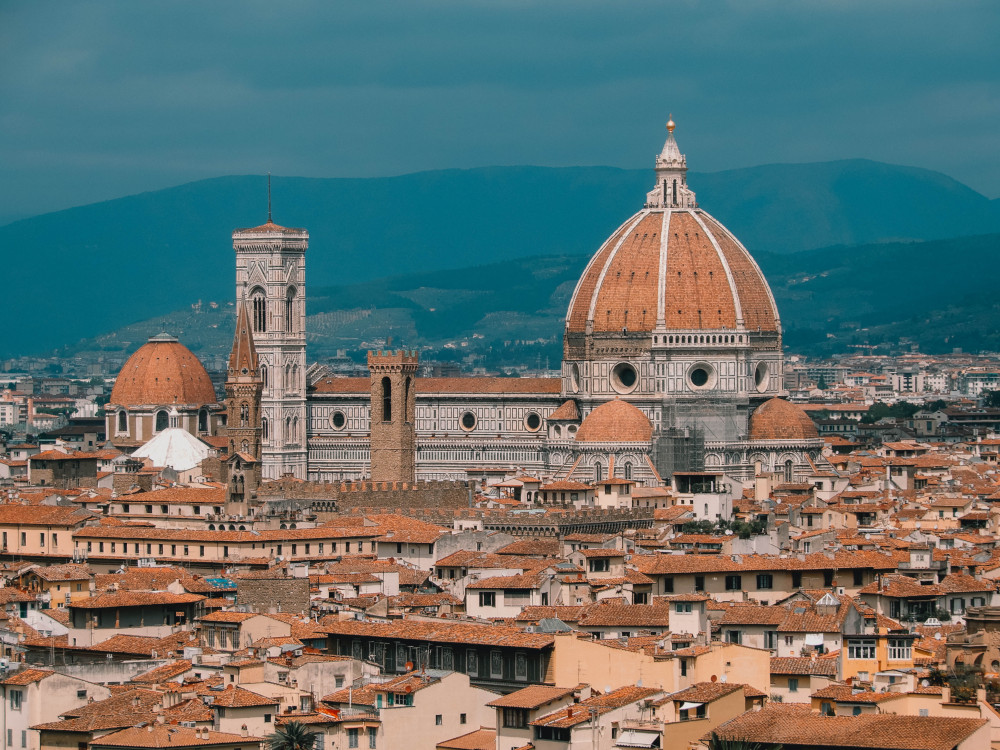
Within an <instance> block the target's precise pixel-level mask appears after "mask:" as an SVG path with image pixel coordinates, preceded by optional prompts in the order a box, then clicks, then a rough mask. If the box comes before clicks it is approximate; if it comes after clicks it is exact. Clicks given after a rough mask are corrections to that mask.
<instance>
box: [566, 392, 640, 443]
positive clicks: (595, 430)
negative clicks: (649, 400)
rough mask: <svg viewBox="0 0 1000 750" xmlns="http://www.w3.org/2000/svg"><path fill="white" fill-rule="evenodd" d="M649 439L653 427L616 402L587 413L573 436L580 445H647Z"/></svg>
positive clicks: (632, 408)
mask: <svg viewBox="0 0 1000 750" xmlns="http://www.w3.org/2000/svg"><path fill="white" fill-rule="evenodd" d="M652 438H653V425H652V423H650V421H649V419H648V418H647V417H646V415H645V414H643V413H642V412H641V411H640V410H639V409H638V408H636V407H635V406H633V405H632V404H630V403H629V402H628V401H622V400H620V399H617V398H616V399H615V400H614V401H608V402H607V403H605V404H601V405H600V406H598V407H597V408H596V409H594V410H593V411H592V412H590V414H588V415H587V417H586V418H585V419H584V420H583V422H582V423H581V424H580V429H579V430H577V433H576V439H577V441H578V442H581V443H648V442H649V441H650V440H652Z"/></svg>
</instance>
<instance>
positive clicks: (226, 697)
mask: <svg viewBox="0 0 1000 750" xmlns="http://www.w3.org/2000/svg"><path fill="white" fill-rule="evenodd" d="M280 702H281V701H280V700H278V699H277V698H267V697H265V696H263V695H259V694H257V693H254V692H251V691H250V690H245V689H244V688H241V687H237V686H236V685H226V689H225V690H221V691H219V692H218V693H214V694H213V696H212V704H213V705H215V706H222V707H223V708H251V707H254V706H274V705H276V704H278V703H280Z"/></svg>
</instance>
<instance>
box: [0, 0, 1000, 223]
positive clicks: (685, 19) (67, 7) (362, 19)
mask: <svg viewBox="0 0 1000 750" xmlns="http://www.w3.org/2000/svg"><path fill="white" fill-rule="evenodd" d="M998 16H1000V6H998V5H997V4H995V3H985V2H961V1H960V2H954V3H949V4H947V5H946V6H945V5H942V4H940V3H931V2H926V1H917V2H902V1H892V2H881V3H865V2H829V3H814V2H794V3H793V2H770V1H767V0H762V1H760V2H745V1H744V2H714V3H700V2H671V3H663V2H662V1H660V2H652V1H637V2H630V3H606V2H597V1H596V0H577V1H573V2H570V1H568V0H566V1H554V2H548V3H531V2H527V1H515V0H507V1H504V0H495V1H494V2H490V3H469V2H458V1H457V0H456V1H454V2H444V1H437V2H401V1H390V0H384V1H382V2H378V3H327V2H320V1H319V0H317V1H316V2H283V3H273V2H262V1H258V2H213V3H201V2H156V1H150V0H147V1H146V2H143V3H134V2H126V1H122V2H78V3H73V4H63V3H58V4H57V3H47V2H33V3H24V4H19V5H9V6H3V10H0V21H2V22H3V23H0V27H2V28H0V135H2V136H3V137H2V138H0V159H2V160H3V162H4V163H5V164H6V165H8V176H7V179H5V180H4V182H3V184H0V201H2V203H0V205H2V206H3V209H2V210H0V212H2V211H7V212H10V213H21V214H24V213H32V212H38V211H44V210H50V209H54V208H58V207H61V206H65V205H72V204H77V203H82V202H87V201H89V200H96V199H100V198H107V197H113V196H116V195H121V194H124V193H127V192H130V191H133V190H136V189H143V188H147V189H148V188H153V187H160V186H164V185H168V184H174V183H177V182H181V181H186V180H191V179H198V178H202V177H209V176H215V175H218V174H226V173H246V172H260V171H265V170H266V169H268V168H270V169H272V170H273V171H281V172H283V173H286V174H299V175H309V176H338V175H381V174H391V173H399V172H406V171H414V170H419V169H428V168H438V167H455V166H479V165H486V164H516V163H534V164H595V163H603V164H613V165H618V166H629V167H634V166H641V165H643V164H647V163H649V161H650V158H651V155H652V154H653V153H655V152H656V150H657V149H658V148H659V145H660V143H659V142H660V140H661V139H662V135H663V132H662V123H663V121H664V120H665V118H666V115H667V114H668V113H669V112H671V111H672V112H673V113H674V115H675V119H676V120H677V121H678V123H679V129H678V136H679V137H680V138H681V139H682V144H683V145H684V147H685V150H686V151H687V152H688V154H689V158H690V159H691V160H692V166H696V168H698V169H700V170H714V169H725V168H731V167H739V166H748V165H753V164H759V163H765V162H774V161H809V160H825V159H834V158H849V157H854V156H866V157H869V158H874V159H883V160H888V161H895V162H900V163H907V164H914V165H919V166H927V167H930V168H933V169H938V170H941V171H944V172H946V173H949V174H951V175H953V176H955V177H957V178H958V179H961V180H964V181H966V182H968V183H969V184H971V185H972V186H973V187H976V188H977V189H980V190H982V191H984V192H987V193H988V194H991V195H995V194H998V193H1000V170H998V168H997V156H998V153H997V151H998V146H997V145H996V143H991V139H990V138H989V134H990V133H991V132H992V130H993V128H994V123H995V122H996V120H997V115H1000V112H998V111H997V110H998V109H1000V104H998V103H1000V82H998V78H1000V64H998V63H1000V59H998V56H1000V55H998V52H997V46H996V45H995V39H996V38H997V35H998V32H1000V23H998V20H1000V18H998ZM984 148H985V153H984Z"/></svg>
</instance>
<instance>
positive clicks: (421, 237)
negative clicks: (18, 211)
mask: <svg viewBox="0 0 1000 750" xmlns="http://www.w3.org/2000/svg"><path fill="white" fill-rule="evenodd" d="M650 181H651V173H650V172H649V170H621V169H613V168H607V167H575V168H544V167H487V168H481V169H471V170H446V171H436V172H421V173H417V174H412V175H404V176H400V177H389V178H370V179H307V178H292V177H289V178H275V179H274V182H273V194H274V206H275V220H276V221H277V222H279V223H282V224H285V225H287V226H304V227H306V228H308V229H309V231H310V249H309V251H308V253H307V268H308V279H309V289H308V295H309V312H310V314H311V315H312V316H314V317H315V321H310V326H311V329H312V331H313V333H312V339H313V340H312V341H311V345H315V346H317V347H319V348H320V350H327V349H331V350H332V349H335V348H345V347H347V348H349V347H350V346H351V345H352V342H355V343H361V342H364V341H366V340H368V339H370V338H372V337H373V336H376V335H377V334H379V333H380V332H386V333H388V332H390V331H392V330H397V331H398V335H399V336H400V337H403V338H407V339H409V340H414V339H416V340H418V341H423V342H433V343H434V344H435V345H437V344H440V345H442V346H443V345H444V343H442V342H447V341H450V340H452V339H455V338H459V337H461V336H464V335H466V334H468V335H473V334H474V333H475V334H479V335H480V336H486V337H487V338H489V339H491V340H496V341H511V340H525V339H527V340H532V339H536V338H540V339H552V340H556V339H558V337H559V336H560V335H561V329H560V327H559V324H558V317H559V316H560V315H561V314H562V313H563V312H564V310H565V299H568V294H569V292H570V291H571V290H572V283H573V282H574V281H575V279H576V276H577V275H578V273H579V271H580V270H581V269H582V267H583V264H584V263H585V261H586V257H587V256H589V254H591V253H593V252H594V251H596V249H597V248H598V247H599V245H600V244H601V242H602V241H603V240H604V239H605V238H606V237H607V236H608V235H609V234H610V233H611V232H612V231H613V230H614V228H615V226H617V225H618V224H619V223H621V221H623V220H624V219H625V218H627V217H628V216H629V215H630V214H631V213H633V212H634V211H635V210H636V209H638V208H639V207H640V206H641V204H642V200H643V197H644V195H645V192H646V190H647V189H649V187H651V185H650ZM689 184H690V185H691V186H692V188H693V189H695V191H696V192H697V194H698V200H699V204H700V205H701V206H703V207H704V208H705V209H706V210H708V211H709V212H710V213H712V214H713V215H714V216H716V217H717V218H718V219H719V220H720V221H722V222H723V223H724V224H726V226H728V227H729V228H730V229H731V230H732V231H733V232H734V233H735V234H736V235H737V236H738V237H739V238H740V239H741V240H742V241H743V242H744V244H745V245H746V246H747V247H748V248H749V249H750V251H751V252H752V253H753V254H754V255H755V257H757V258H758V260H760V261H761V263H762V265H763V266H764V268H765V272H766V273H767V274H768V278H769V280H770V281H771V283H772V284H773V285H774V286H775V293H776V295H777V296H779V304H780V305H782V310H781V312H782V317H783V319H784V320H785V324H786V328H787V329H788V331H789V337H790V341H792V340H794V336H795V335H797V334H796V333H795V332H796V331H799V330H801V331H802V332H803V336H805V338H809V337H811V336H814V334H815V332H816V331H818V330H821V329H823V327H824V326H828V325H836V323H835V321H836V320H839V319H840V317H838V316H841V314H842V313H850V315H848V318H850V319H851V320H848V321H847V322H853V318H858V319H859V320H860V319H861V318H862V317H864V316H866V315H869V314H870V316H874V317H872V318H871V320H870V322H869V323H868V324H867V325H868V326H869V328H870V329H871V330H874V329H875V328H878V326H879V325H883V324H885V325H888V324H889V323H891V322H892V321H882V320H881V319H879V318H878V316H879V315H880V314H884V313H885V312H886V311H885V310H884V309H883V308H880V307H879V303H878V302H877V300H876V299H875V298H874V297H873V299H872V301H871V304H870V305H869V306H868V307H864V306H860V307H859V305H858V304H857V300H855V299H851V298H850V297H844V296H843V294H842V293H840V294H839V296H838V294H834V293H832V292H831V290H830V288H827V287H824V286H823V284H833V283H835V282H837V280H841V281H843V280H845V279H850V278H851V277H850V275H849V274H850V273H852V272H853V273H855V274H857V275H858V276H859V277H864V276H866V275H867V274H870V273H874V276H875V279H874V283H877V285H881V289H882V291H883V292H884V291H886V290H887V289H888V288H889V287H892V288H893V289H892V290H890V291H889V292H888V294H889V297H890V298H893V299H898V297H899V296H900V294H897V292H898V288H899V287H898V283H897V278H898V279H902V278H904V277H905V278H906V279H908V280H910V281H908V282H907V283H912V278H913V277H914V276H917V277H919V276H921V275H922V276H925V277H928V278H929V279H931V280H940V279H944V278H947V279H949V280H950V281H949V282H948V283H947V284H946V285H943V286H942V285H940V283H939V284H938V286H937V290H936V293H935V294H934V295H933V296H932V297H930V298H925V299H923V300H920V301H919V302H920V304H925V303H926V304H931V303H933V304H935V305H937V307H934V308H933V309H947V308H948V304H951V305H961V304H962V300H963V299H964V298H965V297H967V296H969V295H973V297H975V295H978V294H980V293H981V292H982V285H983V284H984V283H987V282H988V281H989V280H990V279H991V278H992V280H993V281H995V274H993V273H992V266H993V265H995V264H993V263H992V262H991V261H990V259H989V258H990V256H989V248H993V250H994V251H995V242H996V238H993V239H982V240H980V241H979V243H980V244H977V245H976V246H975V247H976V248H978V249H977V250H976V251H975V252H976V253H979V255H977V256H976V257H978V258H980V260H981V262H983V263H985V264H986V265H985V266H980V267H979V269H978V272H974V273H973V276H975V277H976V278H971V279H970V278H962V277H960V276H958V275H955V274H950V273H949V269H944V275H941V273H939V269H938V268H937V266H935V265H933V263H934V262H936V261H942V260H946V259H944V258H940V257H935V256H927V257H925V256H924V255H923V254H922V253H923V250H922V249H921V250H914V248H923V247H924V245H930V244H932V243H926V242H925V243H923V244H913V243H912V242H910V241H927V240H943V239H949V238H954V237H957V236H966V235H977V234H986V233H991V232H998V231H1000V202H998V201H996V200H990V199H988V198H986V197H984V196H982V195H980V194H979V193H976V192H975V191H973V190H971V189H970V188H968V187H966V186H964V185H962V184H961V183H958V182H956V181H954V180H952V179H951V178H949V177H946V176H945V175H942V174H939V173H936V172H931V171H928V170H923V169H917V168H911V167H898V166H893V165H888V164H882V163H878V162H872V161H865V160H847V161H838V162H827V163H816V164H798V165H768V166H762V167H755V168H748V169H740V170H729V171H725V172H716V173H711V174H695V173H691V174H690V175H689ZM265 201H266V193H265V182H264V178H261V177H254V176H240V177H220V178H217V179H211V180H202V181H199V182H194V183H189V184H186V185H181V186H177V187H173V188H168V189H165V190H159V191H155V192H149V193H143V194H140V195H133V196H128V197H125V198H120V199H117V200H112V201H106V202H102V203H95V204H91V205H87V206H80V207H77V208H73V209H68V210H65V211H59V212H55V213H50V214H44V215H41V216H36V217H33V218H29V219H24V220H21V221H17V222H14V223H12V224H8V225H6V226H3V227H0V249H4V250H5V251H6V252H5V253H4V258H5V260H6V262H7V264H6V265H7V271H8V273H7V279H8V281H9V282H13V283H8V285H7V289H6V290H5V294H4V295H3V296H2V297H0V312H2V313H3V315H4V319H5V321H7V325H6V326H5V335H4V336H3V338H2V340H0V356H11V355H15V354H35V353H42V352H46V351H51V350H54V349H57V348H62V347H68V348H62V351H63V352H68V351H75V350H80V349H81V348H82V349H90V348H93V347H97V348H106V349H114V348H117V347H119V346H125V345H126V344H125V343H124V342H128V344H127V345H131V344H132V339H133V338H134V336H133V334H134V333H136V332H137V331H138V330H139V329H142V328H143V327H144V326H146V325H147V324H144V323H142V321H147V322H148V321H152V322H149V323H148V325H153V324H154V323H156V322H157V321H159V322H163V323H164V324H166V323H170V322H171V320H172V318H171V316H173V319H176V320H177V321H179V322H178V327H179V328H184V329H187V330H188V331H190V330H191V329H192V328H194V327H199V328H203V327H204V328H207V332H206V333H205V334H204V337H205V344H204V345H205V346H210V347H214V346H217V345H218V344H217V343H212V344H210V343H209V342H210V341H214V337H213V336H212V335H211V331H212V330H215V329H212V328H211V326H213V325H215V326H218V327H219V328H221V329H226V330H228V329H229V328H231V324H228V323H226V322H225V320H224V319H222V318H220V320H219V321H210V320H209V319H210V318H211V317H212V314H213V312H212V308H211V306H210V305H208V304H207V303H208V302H209V301H213V300H214V301H216V302H217V303H218V305H219V306H218V308H217V310H215V311H214V312H215V313H216V314H218V315H219V316H224V315H226V314H231V311H232V308H231V307H230V306H228V305H227V304H226V303H227V302H229V301H230V300H231V299H232V295H233V293H234V288H233V283H234V282H233V277H234V272H233V265H234V264H233V256H232V254H231V250H230V247H231V244H230V234H231V232H232V230H233V229H234V228H236V227H239V226H253V225H256V224H259V223H261V222H262V221H263V220H264V218H265V212H264V208H265V206H266V202H265ZM859 243H866V245H865V247H864V248H854V249H846V246H848V245H857V244H859ZM991 243H993V244H991ZM831 247H837V248H838V249H836V250H833V251H831V250H830V249H829V248H831ZM956 247H960V246H956V245H950V246H949V252H952V253H954V252H956ZM816 248H827V249H823V250H817V251H815V252H812V253H811V252H803V251H810V250H812V249H816ZM905 248H910V250H909V251H907V250H906V249H905ZM980 249H981V250H982V252H981V253H980ZM883 250H884V251H885V252H886V253H888V254H889V255H890V256H891V257H892V259H893V260H892V263H893V264H899V265H897V266H895V267H894V268H893V271H894V273H893V274H890V275H886V273H885V271H886V266H885V265H884V264H881V265H877V263H878V261H877V258H876V256H877V255H878V254H879V253H880V252H882V251H883ZM831 253H833V257H832V258H831V257H830V256H831ZM984 253H985V254H984ZM887 257H888V256H887ZM844 258H849V259H851V260H850V263H855V264H858V265H857V266H855V267H851V268H847V269H845V267H844V266H843V265H842V264H843V263H845V262H847V261H845V260H843V259H844ZM824 259H828V260H832V261H835V262H836V263H841V265H839V266H835V265H831V266H830V267H823V268H821V266H823V263H824V262H825V261H824ZM953 259H954V257H952V258H951V259H948V260H953ZM785 262H788V263H790V265H788V266H783V265H782V264H783V263H785ZM920 263H924V264H926V263H931V264H932V265H924V266H919V265H918V264H920ZM456 268H457V269H460V270H457V271H451V272H446V269H456ZM951 268H954V269H957V268H965V266H964V265H963V264H961V263H959V264H957V265H955V264H952V265H951ZM789 269H795V270H794V274H799V276H800V277H805V276H809V275H811V274H814V273H816V274H822V273H824V272H825V273H826V274H827V275H826V276H820V278H822V279H823V281H822V282H817V283H815V284H814V283H813V281H812V280H810V281H806V282H798V281H795V280H794V278H793V277H792V276H788V275H787V274H790V273H793V272H792V271H791V270H789ZM873 269H875V270H873ZM390 274H391V278H388V277H389V276H390ZM899 274H902V275H899ZM795 278H798V277H795ZM967 282H968V283H967ZM838 283H839V282H838ZM803 284H804V286H803ZM786 286H787V292H788V297H787V302H786V301H785V300H784V299H783V298H782V295H783V294H784V292H781V293H779V289H784V288H785V287H786ZM848 288H849V287H848ZM440 290H446V291H445V292H441V293H439V292H440ZM816 290H818V291H816ZM809 294H813V295H814V296H813V297H812V298H810V297H809ZM815 295H819V296H818V297H817V296H815ZM878 296H879V295H875V297H878ZM902 296H904V297H905V295H902ZM810 299H811V301H810ZM199 300H201V301H203V302H204V303H205V304H203V305H201V306H200V307H198V306H196V308H195V309H192V308H191V307H190V306H191V305H192V304H195V303H197V302H198V301H199ZM946 303H947V304H946ZM786 305H790V306H789V307H788V308H787V309H785V306H786ZM900 309H902V308H900ZM907 309H910V308H907ZM929 309H932V308H930V307H926V305H925V307H922V308H921V311H926V310H929ZM179 310H182V311H183V312H178V311H179ZM484 310H488V312H487V313H484V314H481V313H483V311H484ZM894 310H896V308H891V309H890V311H894ZM401 311H403V312H401ZM405 311H408V312H405ZM790 311H792V312H794V314H791V313H790ZM820 311H822V315H826V318H825V319H823V320H822V321H819V322H817V321H818V318H817V317H816V316H817V315H819V314H821V313H820ZM915 314H918V315H919V314H920V313H915ZM184 315H192V316H195V317H196V318H197V324H196V323H194V322H193V321H188V322H187V323H184V322H183V316H184ZM893 315H895V312H893ZM163 316H166V318H164V317H163ZM177 316H182V317H181V318H178V317H177ZM204 316H207V317H204ZM323 316H325V317H323ZM476 316H479V317H476ZM896 319H897V318H896V317H893V320H896ZM793 320H794V321H795V322H794V324H792V323H791V321H793ZM137 321H138V322H139V324H138V325H139V328H138V329H136V328H135V327H134V326H132V325H131V324H134V323H136V322H137ZM553 321H554V325H555V328H552V325H553ZM202 324H204V326H203V325H202ZM928 325H930V324H928ZM123 326H126V328H125V329H124V330H119V329H122V327H123ZM165 327H166V326H165ZM477 327H478V328H477ZM480 329H481V330H480ZM107 332H115V333H114V335H112V336H110V338H109V337H108V336H106V335H104V334H106V333H107ZM873 335H874V334H873ZM878 335H882V334H878ZM885 335H892V334H890V333H886V334H885ZM199 338H200V337H199ZM225 338H228V336H227V337H225ZM81 340H86V341H81ZM397 340H400V339H397ZM102 342H103V343H102ZM185 342H186V343H187V339H186V338H185ZM324 342H325V343H324ZM547 351H548V352H552V351H555V352H556V355H557V347H556V348H554V349H553V348H552V347H551V346H550V347H549V348H548V349H547Z"/></svg>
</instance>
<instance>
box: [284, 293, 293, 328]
mask: <svg viewBox="0 0 1000 750" xmlns="http://www.w3.org/2000/svg"><path fill="white" fill-rule="evenodd" d="M285 331H286V332H287V333H294V332H295V287H294V286H290V287H288V290H287V291H286V292H285Z"/></svg>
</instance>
